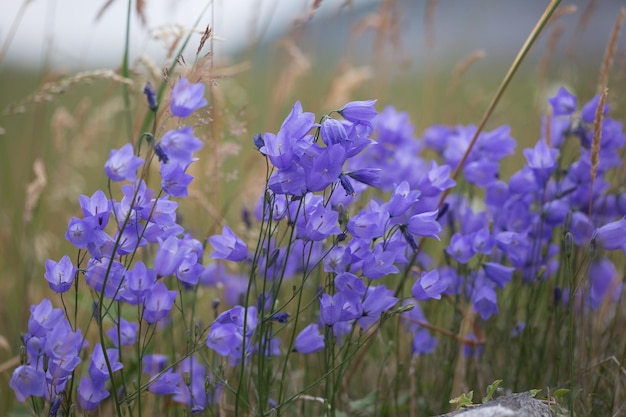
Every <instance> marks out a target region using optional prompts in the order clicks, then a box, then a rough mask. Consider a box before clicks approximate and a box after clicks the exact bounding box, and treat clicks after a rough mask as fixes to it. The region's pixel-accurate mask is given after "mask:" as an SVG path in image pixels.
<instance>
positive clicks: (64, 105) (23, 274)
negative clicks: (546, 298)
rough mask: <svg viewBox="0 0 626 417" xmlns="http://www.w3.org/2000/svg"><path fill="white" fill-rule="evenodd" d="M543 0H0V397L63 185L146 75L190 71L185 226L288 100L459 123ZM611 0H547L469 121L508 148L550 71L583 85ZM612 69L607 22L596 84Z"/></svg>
mask: <svg viewBox="0 0 626 417" xmlns="http://www.w3.org/2000/svg"><path fill="white" fill-rule="evenodd" d="M548 3H549V1H548V0H526V1H519V0H475V1H468V0H439V1H436V0H430V1H426V0H323V1H322V0H316V1H314V0H221V1H220V0H214V1H208V0H207V1H199V0H176V1H174V0H135V1H128V2H124V1H121V0H103V1H96V0H91V1H84V0H63V1H61V0H45V1H44V0H23V1H22V0H0V5H1V6H2V13H1V14H0V190H1V198H0V271H2V273H1V274H0V284H1V285H2V287H1V288H2V291H0V415H5V413H6V412H7V410H8V409H10V407H11V404H12V403H13V402H14V396H13V393H12V392H10V391H9V389H8V385H7V384H8V381H9V379H10V375H11V371H12V369H13V368H14V367H15V365H16V364H17V360H18V356H17V355H18V349H19V346H20V344H21V342H20V333H21V332H23V331H24V330H25V329H26V327H27V326H26V323H27V319H28V309H29V306H30V305H31V303H32V302H34V301H37V300H40V299H41V298H42V297H43V296H47V295H49V294H48V291H49V290H48V289H47V286H46V285H45V281H44V280H43V270H44V268H43V265H44V262H45V260H46V259H48V258H52V259H57V260H58V259H60V258H61V256H63V255H64V254H66V253H67V254H71V253H73V252H72V251H71V248H70V246H69V245H68V244H67V243H66V242H65V240H64V238H63V235H64V233H65V229H66V227H67V221H68V220H69V217H70V216H72V215H78V212H79V209H78V204H77V198H78V195H80V194H88V195H91V194H92V193H93V192H94V191H95V190H96V189H98V188H103V187H105V186H106V180H105V178H104V175H103V171H102V165H103V163H104V161H105V160H106V157H107V155H108V152H109V149H111V148H119V147H121V146H122V145H123V144H125V143H126V142H128V141H135V142H136V140H137V138H138V137H139V135H140V134H141V131H142V127H143V125H142V122H143V120H144V117H145V115H146V114H147V109H146V106H145V103H144V101H143V100H144V98H143V96H142V94H141V91H142V89H143V86H144V84H145V82H146V81H148V80H150V81H152V82H153V83H154V84H155V85H158V84H160V83H161V82H162V81H163V74H166V75H167V76H168V77H169V78H168V83H169V84H170V85H171V84H173V82H172V80H175V79H176V78H177V77H178V75H186V76H190V78H192V79H193V81H199V80H201V81H203V82H205V83H206V84H207V86H208V88H207V97H208V98H209V101H210V109H208V112H207V113H206V114H204V119H202V120H199V121H198V124H200V122H202V121H204V122H207V121H208V123H204V124H203V125H202V126H199V127H198V129H197V130H196V134H197V135H198V136H199V137H200V138H202V139H203V141H204V142H205V144H206V146H205V149H204V151H203V153H202V154H201V161H200V162H199V164H198V165H197V166H196V167H194V169H195V170H196V172H194V176H196V178H197V179H196V187H197V189H196V190H195V192H194V193H193V195H192V204H191V206H190V207H188V206H185V208H184V209H183V211H182V212H183V214H186V215H187V218H186V221H185V223H184V224H185V225H186V226H187V227H189V228H190V229H191V230H192V231H195V232H196V233H198V235H197V237H198V238H201V237H202V236H204V235H209V234H211V233H212V231H214V230H215V229H216V228H217V227H218V226H219V225H220V224H221V222H223V221H224V219H238V218H239V216H240V213H241V210H242V208H244V207H245V208H252V207H253V205H254V203H255V201H256V198H257V196H258V192H259V190H260V189H261V186H262V183H259V180H262V179H263V178H264V176H263V175H259V173H260V172H261V173H262V172H263V171H259V170H260V169H262V167H263V161H262V160H261V158H259V157H258V156H257V153H256V151H255V150H254V148H253V146H252V142H251V138H252V136H253V135H254V134H255V133H257V132H265V131H276V130H278V128H279V126H280V123H281V121H282V119H283V118H284V116H285V115H286V114H287V113H288V111H289V109H290V108H291V106H292V105H293V103H294V101H296V100H300V101H302V103H303V106H304V109H305V110H306V111H312V112H315V113H316V114H318V115H321V114H323V113H327V112H329V111H331V110H333V109H337V108H340V107H341V105H342V104H344V103H345V102H347V101H351V100H363V99H374V98H376V99H378V104H377V107H378V109H379V110H383V109H384V108H385V107H386V106H389V105H392V106H394V107H396V108H397V109H399V110H401V111H405V112H408V114H409V115H410V118H411V120H412V122H413V123H414V125H415V134H416V136H417V137H419V136H420V135H421V132H422V131H423V130H424V129H425V128H427V127H429V126H431V125H432V124H450V125H457V124H477V123H478V122H479V121H480V118H481V116H482V115H483V113H484V112H485V110H486V108H487V105H488V104H489V102H490V100H491V99H492V97H493V95H494V93H495V91H496V90H497V87H498V85H499V84H500V82H501V81H502V79H503V77H504V75H505V73H506V71H507V69H508V66H509V65H510V64H511V62H512V61H513V59H514V58H515V56H516V55H517V53H518V51H519V49H520V48H521V46H522V45H523V43H524V41H525V40H526V38H527V36H528V34H529V33H530V31H531V30H532V28H533V26H534V25H535V23H536V22H537V21H538V19H539V18H540V16H541V15H542V13H543V12H544V10H545V8H546V7H547V5H548ZM623 4H624V3H623V2H622V1H617V0H615V1H613V0H603V1H597V0H575V1H563V2H562V4H561V6H560V8H559V9H558V11H557V12H556V14H555V16H554V17H553V19H552V20H551V22H550V23H549V24H548V26H547V27H546V28H545V30H544V32H543V33H542V35H541V37H540V39H539V40H538V42H537V44H536V45H535V46H534V47H533V49H532V50H531V52H530V54H529V56H528V57H527V59H526V60H525V62H524V63H523V65H522V67H521V70H520V72H519V73H518V75H517V76H516V78H515V79H514V80H513V82H512V83H511V85H510V87H509V89H508V90H507V92H506V93H505V95H504V97H503V98H502V101H501V103H500V105H499V106H498V108H497V109H496V112H495V114H494V115H493V117H492V119H491V120H490V122H489V124H488V126H487V130H490V129H493V128H495V127H497V126H499V125H502V124H509V125H510V126H511V128H512V136H513V137H515V138H516V139H517V140H518V143H519V145H518V151H520V153H521V149H522V148H524V147H528V146H531V145H532V144H534V142H535V141H536V140H537V138H538V137H539V134H540V126H541V124H540V116H541V115H542V114H544V111H545V103H546V99H547V97H549V96H550V95H551V94H553V93H554V92H555V91H556V90H557V89H558V87H559V86H561V85H564V86H567V88H568V89H569V90H570V91H571V92H572V93H574V94H576V95H577V96H579V99H580V100H581V101H587V100H589V99H590V98H591V97H592V96H593V94H594V93H595V91H596V86H597V80H598V74H599V68H600V65H601V60H602V56H603V54H604V50H605V48H606V45H607V43H608V40H609V37H610V33H611V28H612V26H613V24H614V21H615V18H616V16H617V14H618V12H619V9H620V7H621V6H623ZM127 16H130V18H129V19H128V18H127ZM127 28H128V29H127ZM207 28H210V33H209V34H210V36H209V38H208V39H207V40H206V42H203V41H202V35H203V33H205V30H207ZM127 30H128V68H129V73H128V74H127V76H126V77H121V76H120V75H121V74H123V57H124V51H125V45H126V40H125V39H126V32H127ZM189 34H191V35H190V37H189V40H188V44H187V47H186V48H184V51H183V53H182V58H181V59H179V60H178V65H177V66H176V68H175V69H174V70H173V71H172V72H169V71H165V72H164V69H165V68H168V67H170V65H171V64H172V62H173V57H174V56H175V54H176V53H177V51H178V50H179V49H180V48H181V47H182V45H183V43H184V42H185V39H186V37H187V36H188V35H189ZM625 82H626V42H624V35H622V37H621V39H620V40H619V41H618V43H617V51H616V53H615V62H614V66H613V70H612V72H611V73H610V78H609V89H611V88H614V89H618V86H623V85H625V84H624V83H625ZM124 89H128V90H126V91H129V94H128V96H129V97H130V98H131V100H130V102H128V103H127V102H124V100H123V98H122V97H123V94H122V92H123V91H125V90H124ZM609 98H610V100H613V101H611V103H610V104H611V105H612V106H613V109H614V110H616V111H617V112H616V113H614V114H624V107H623V105H622V104H621V103H619V102H618V101H616V100H615V96H611V95H610V96H609ZM127 109H130V110H132V113H133V114H134V115H135V116H134V117H133V118H129V117H127V116H126V110H127ZM161 133H162V132H161ZM519 166H521V162H519V163H517V162H515V161H513V162H512V163H511V168H510V169H511V171H514V170H515V169H517V168H519ZM257 168H258V170H257ZM5 404H6V405H5Z"/></svg>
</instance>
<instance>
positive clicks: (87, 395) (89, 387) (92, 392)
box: [78, 376, 111, 410]
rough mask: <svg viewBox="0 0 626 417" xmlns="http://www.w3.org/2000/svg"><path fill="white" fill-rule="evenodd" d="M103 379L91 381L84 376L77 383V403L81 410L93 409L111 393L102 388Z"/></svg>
mask: <svg viewBox="0 0 626 417" xmlns="http://www.w3.org/2000/svg"><path fill="white" fill-rule="evenodd" d="M104 383H105V381H93V380H92V379H91V378H89V377H87V376H84V377H82V378H81V380H80V383H79V384H78V404H79V405H80V407H81V408H82V409H83V410H95V409H96V408H98V405H100V403H101V402H102V400H104V399H105V398H107V397H109V395H111V394H110V393H109V392H108V391H107V390H105V389H104Z"/></svg>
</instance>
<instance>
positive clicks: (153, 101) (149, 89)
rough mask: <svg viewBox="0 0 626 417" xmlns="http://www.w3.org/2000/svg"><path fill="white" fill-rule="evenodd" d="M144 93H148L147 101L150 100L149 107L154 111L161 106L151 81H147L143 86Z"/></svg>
mask: <svg viewBox="0 0 626 417" xmlns="http://www.w3.org/2000/svg"><path fill="white" fill-rule="evenodd" d="M143 93H144V94H145V95H146V101H147V102H148V108H149V109H150V110H152V111H153V112H155V111H157V109H158V108H159V102H158V101H157V92H156V90H155V89H154V86H153V85H152V83H151V82H150V81H148V82H146V85H145V87H144V88H143Z"/></svg>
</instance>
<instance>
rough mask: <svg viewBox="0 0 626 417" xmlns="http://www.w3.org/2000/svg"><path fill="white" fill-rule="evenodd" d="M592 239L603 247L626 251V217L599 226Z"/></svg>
mask: <svg viewBox="0 0 626 417" xmlns="http://www.w3.org/2000/svg"><path fill="white" fill-rule="evenodd" d="M591 241H592V242H593V243H595V244H596V245H597V246H599V247H601V248H602V249H606V250H615V249H621V250H622V251H626V217H622V218H621V219H619V220H617V221H614V222H611V223H607V224H605V225H604V226H601V227H599V228H597V229H596V230H595V231H594V232H593V235H592V237H591Z"/></svg>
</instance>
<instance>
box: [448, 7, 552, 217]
mask: <svg viewBox="0 0 626 417" xmlns="http://www.w3.org/2000/svg"><path fill="white" fill-rule="evenodd" d="M559 3H561V0H552V1H551V2H550V4H549V5H548V7H546V10H545V11H544V12H543V15H542V16H541V18H540V19H539V21H538V22H537V24H536V25H535V27H534V28H533V30H532V32H530V35H528V38H526V42H524V45H523V46H522V49H520V51H519V52H518V53H517V56H516V57H515V60H514V61H513V63H512V64H511V67H510V68H509V71H508V72H507V73H506V75H505V76H504V79H503V80H502V83H501V84H500V86H499V87H498V90H497V91H496V95H495V96H494V97H493V99H492V100H491V103H490V104H489V107H487V111H486V112H485V114H484V116H483V118H482V119H481V121H480V123H479V125H478V128H477V129H476V132H474V136H473V137H472V140H471V141H470V144H469V146H468V147H467V150H466V151H465V153H464V154H463V157H462V158H461V161H459V163H458V165H457V166H456V168H455V169H454V172H453V173H452V175H451V176H450V178H452V179H456V178H457V177H458V176H459V174H460V173H461V170H462V169H463V165H465V161H467V158H468V157H469V154H470V152H471V151H472V148H473V147H474V145H475V144H476V141H477V140H478V136H479V135H480V133H481V132H482V131H483V129H484V128H485V125H486V124H487V120H489V117H491V114H492V113H493V111H494V110H495V108H496V106H497V105H498V102H499V101H500V98H501V97H502V95H503V94H504V91H505V90H506V88H507V87H508V85H509V83H510V82H511V80H512V79H513V76H514V75H515V73H516V72H517V70H518V69H519V67H520V66H521V64H522V62H523V61H524V58H526V55H527V54H528V51H530V48H531V47H532V46H533V44H534V43H535V41H536V40H537V38H538V37H539V34H540V33H541V31H542V30H543V28H544V27H545V26H546V23H548V21H549V20H550V16H552V13H554V11H555V10H556V8H557V7H558V6H559ZM449 193H450V188H449V189H447V190H445V191H444V192H443V193H442V194H441V198H440V199H439V204H438V207H441V205H442V204H443V202H444V200H445V199H446V197H447V196H448V194H449Z"/></svg>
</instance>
